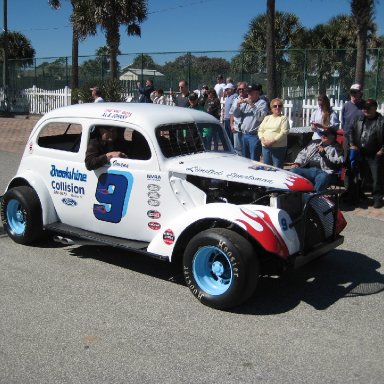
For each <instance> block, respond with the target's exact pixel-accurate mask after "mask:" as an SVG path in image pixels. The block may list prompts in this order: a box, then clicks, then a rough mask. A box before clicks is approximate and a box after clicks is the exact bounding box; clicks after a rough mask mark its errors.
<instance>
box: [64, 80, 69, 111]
mask: <svg viewBox="0 0 384 384" xmlns="http://www.w3.org/2000/svg"><path fill="white" fill-rule="evenodd" d="M68 96H69V88H68V86H67V85H66V86H65V87H64V106H67V105H69V104H68Z"/></svg>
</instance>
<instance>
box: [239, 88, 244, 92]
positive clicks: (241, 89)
mask: <svg viewBox="0 0 384 384" xmlns="http://www.w3.org/2000/svg"><path fill="white" fill-rule="evenodd" d="M237 90H238V91H245V88H237Z"/></svg>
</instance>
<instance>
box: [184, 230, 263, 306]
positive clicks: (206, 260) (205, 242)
mask: <svg viewBox="0 0 384 384" xmlns="http://www.w3.org/2000/svg"><path fill="white" fill-rule="evenodd" d="M183 272H184V279H185V282H186V284H187V286H188V287H189V289H190V290H191V292H192V293H193V294H194V295H195V297H196V298H197V299H199V300H200V301H201V302H202V303H203V304H204V305H207V306H209V307H212V308H216V309H228V308H231V307H235V306H238V305H240V304H241V303H242V302H244V301H245V300H247V299H248V298H249V297H250V296H251V295H252V294H253V292H254V290H255V288H256V284H257V280H258V277H259V263H258V259H257V257H256V254H255V251H254V248H253V247H252V245H251V243H250V242H249V241H248V240H247V239H245V238H244V237H242V236H241V235H239V234H238V233H236V232H233V231H230V230H228V229H224V228H214V229H208V230H205V231H203V232H201V233H199V234H197V235H196V236H195V237H193V238H192V240H191V241H190V242H189V244H188V245H187V247H186V249H185V252H184V256H183Z"/></svg>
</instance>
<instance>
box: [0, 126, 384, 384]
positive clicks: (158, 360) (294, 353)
mask: <svg viewBox="0 0 384 384" xmlns="http://www.w3.org/2000/svg"><path fill="white" fill-rule="evenodd" d="M0 120H1V121H0V137H1V138H2V139H1V140H0V142H4V140H3V137H4V135H6V134H7V132H4V125H3V124H4V121H3V119H0ZM15 120H16V119H15ZM21 121H23V124H20V125H24V124H25V121H24V119H21ZM13 122H14V121H12V122H8V123H6V127H8V129H9V130H12V129H11V127H12V124H13ZM28 122H29V121H28ZM18 125H19V124H16V126H18ZM32 125H33V124H32ZM15 129H17V128H15ZM29 129H30V128H29ZM19 132H20V130H19ZM26 134H27V130H25V131H22V132H20V133H19V134H18V135H16V137H15V139H14V141H13V142H12V143H11V142H9V141H8V145H5V147H0V163H1V165H2V166H1V172H0V190H1V191H4V189H5V187H6V184H7V182H8V181H9V179H10V178H11V177H12V175H14V173H15V171H16V169H17V166H18V161H19V159H20V156H21V151H22V150H23V147H24V144H25V142H26V141H25V140H26V139H25V136H23V135H26ZM7 140H9V139H7ZM1 145H4V144H0V146H1ZM4 148H5V149H4ZM362 209H364V208H362ZM368 210H369V208H367V209H366V211H368ZM372 210H373V208H372ZM376 211H381V210H376ZM344 214H345V216H346V219H347V221H348V226H347V228H346V229H345V231H344V235H345V243H344V244H343V245H342V246H340V247H339V248H338V249H336V250H334V251H332V252H330V253H329V254H328V255H326V256H325V257H323V258H321V259H319V260H317V261H315V262H314V263H311V264H309V265H307V266H305V267H303V268H301V269H298V270H296V271H291V272H288V273H286V274H285V275H283V276H281V277H278V276H272V277H266V276H264V277H262V278H261V279H260V281H259V284H258V289H257V291H256V293H255V295H254V296H253V297H252V298H251V299H250V300H249V302H247V303H246V304H245V305H243V306H241V307H239V308H236V310H234V311H229V312H223V311H217V310H213V309H210V308H208V307H205V306H203V305H201V304H200V303H199V302H198V301H197V300H196V299H195V298H194V297H193V295H192V294H191V293H190V292H189V290H188V288H187V287H186V286H185V285H184V283H183V278H182V275H181V273H180V271H179V270H178V269H177V268H176V266H172V265H170V264H168V263H166V262H161V261H158V260H154V259H150V258H146V257H143V256H140V255H138V254H133V253H129V252H123V251H121V250H116V249H113V248H109V247H99V246H79V245H72V246H63V245H58V244H56V243H54V242H53V241H52V239H51V238H50V237H47V238H45V239H44V240H43V241H41V242H40V243H38V244H36V245H35V246H29V247H26V246H21V245H18V244H15V243H14V242H12V241H11V240H10V239H9V238H8V237H7V236H6V235H5V234H4V232H3V231H2V229H1V228H0V250H1V257H0V383H1V384H12V383H15V384H16V383H28V384H33V383H36V384H37V383H39V384H40V383H81V384H83V383H90V384H98V383H100V384H105V383H113V384H114V383H151V384H152V383H175V384H176V383H177V384H180V383H212V382H220V383H221V382H223V383H276V384H278V383H295V384H296V383H303V384H304V383H316V384H317V383H319V384H320V383H337V384H339V383H340V384H345V383H364V384H366V383H372V384H376V383H380V382H382V381H383V377H384V364H383V361H384V343H383V334H384V332H383V331H384V327H383V314H384V303H383V290H384V275H383V273H384V268H383V263H384V252H383V251H382V250H383V249H384V225H383V223H382V218H381V217H377V218H375V217H371V216H369V215H368V214H365V215H360V214H359V213H358V212H357V210H354V211H347V210H346V211H344Z"/></svg>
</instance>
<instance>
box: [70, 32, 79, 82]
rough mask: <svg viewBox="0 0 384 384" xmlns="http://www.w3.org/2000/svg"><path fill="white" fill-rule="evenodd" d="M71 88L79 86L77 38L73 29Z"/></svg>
mask: <svg viewBox="0 0 384 384" xmlns="http://www.w3.org/2000/svg"><path fill="white" fill-rule="evenodd" d="M71 88H72V89H76V88H79V38H78V36H77V33H76V31H75V29H73V32H72V68H71Z"/></svg>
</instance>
